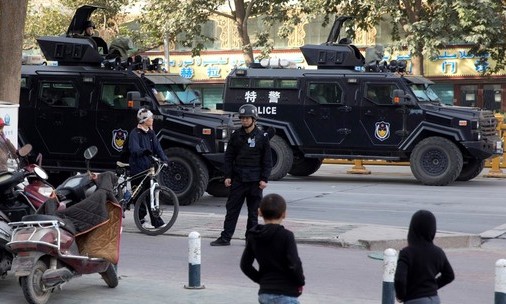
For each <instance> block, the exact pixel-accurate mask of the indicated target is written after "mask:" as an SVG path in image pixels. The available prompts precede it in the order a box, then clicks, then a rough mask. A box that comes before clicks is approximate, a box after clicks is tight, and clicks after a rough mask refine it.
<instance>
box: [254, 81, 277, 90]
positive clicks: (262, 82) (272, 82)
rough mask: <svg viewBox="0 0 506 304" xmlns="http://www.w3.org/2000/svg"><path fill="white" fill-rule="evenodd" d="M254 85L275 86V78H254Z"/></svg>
mask: <svg viewBox="0 0 506 304" xmlns="http://www.w3.org/2000/svg"><path fill="white" fill-rule="evenodd" d="M253 87H254V88H259V89H263V88H267V89H270V88H274V79H253Z"/></svg>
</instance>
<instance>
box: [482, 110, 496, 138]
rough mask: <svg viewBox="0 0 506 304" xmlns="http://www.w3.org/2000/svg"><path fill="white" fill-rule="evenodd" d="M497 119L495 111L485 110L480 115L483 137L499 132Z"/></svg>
mask: <svg viewBox="0 0 506 304" xmlns="http://www.w3.org/2000/svg"><path fill="white" fill-rule="evenodd" d="M496 128H497V119H496V118H495V116H494V113H492V112H490V111H483V112H481V115H480V130H481V136H482V137H491V136H495V135H496V134H497V129H496Z"/></svg>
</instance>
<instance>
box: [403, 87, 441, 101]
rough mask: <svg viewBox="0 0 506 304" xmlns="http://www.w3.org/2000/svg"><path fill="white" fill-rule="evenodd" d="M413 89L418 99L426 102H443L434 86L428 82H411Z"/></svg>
mask: <svg viewBox="0 0 506 304" xmlns="http://www.w3.org/2000/svg"><path fill="white" fill-rule="evenodd" d="M410 87H411V90H413V93H415V95H416V98H417V99H418V101H426V102H438V103H440V102H441V99H440V98H439V96H437V94H436V92H434V91H433V90H432V88H431V87H430V86H428V85H426V84H415V83H413V84H411V85H410Z"/></svg>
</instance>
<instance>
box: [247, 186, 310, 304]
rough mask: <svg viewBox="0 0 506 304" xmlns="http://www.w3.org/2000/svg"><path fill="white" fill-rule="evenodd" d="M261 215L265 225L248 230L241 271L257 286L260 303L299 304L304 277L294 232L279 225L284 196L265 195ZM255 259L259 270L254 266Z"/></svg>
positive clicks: (283, 207)
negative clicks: (258, 287)
mask: <svg viewBox="0 0 506 304" xmlns="http://www.w3.org/2000/svg"><path fill="white" fill-rule="evenodd" d="M260 215H261V216H262V217H263V218H264V223H265V224H264V225H260V224H259V225H257V226H255V227H253V228H252V229H250V230H248V232H247V236H246V248H245V249H244V252H243V255H242V258H241V270H242V271H243V272H244V274H245V275H246V276H248V278H250V279H251V280H252V281H253V282H256V283H258V284H259V285H260V290H259V291H258V301H259V302H260V303H262V304H271V303H299V301H298V299H297V297H299V296H300V295H301V294H302V286H304V284H305V278H304V273H303V270H302V263H301V261H300V258H299V254H298V252H297V244H296V243H295V238H294V235H293V233H292V232H291V231H289V230H287V229H285V228H284V227H283V226H282V225H281V223H282V222H283V219H284V218H285V215H286V202H285V200H284V198H283V197H282V196H280V195H278V194H274V193H273V194H268V195H266V196H265V197H264V198H263V199H262V202H261V203H260ZM254 260H256V261H257V263H258V269H256V268H255V267H253V262H254Z"/></svg>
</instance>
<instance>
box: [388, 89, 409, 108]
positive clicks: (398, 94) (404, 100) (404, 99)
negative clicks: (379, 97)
mask: <svg viewBox="0 0 506 304" xmlns="http://www.w3.org/2000/svg"><path fill="white" fill-rule="evenodd" d="M392 103H393V104H396V105H412V104H413V102H412V101H411V96H410V95H408V94H406V92H404V90H394V91H393V98H392Z"/></svg>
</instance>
